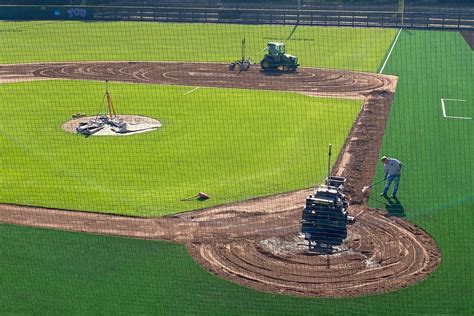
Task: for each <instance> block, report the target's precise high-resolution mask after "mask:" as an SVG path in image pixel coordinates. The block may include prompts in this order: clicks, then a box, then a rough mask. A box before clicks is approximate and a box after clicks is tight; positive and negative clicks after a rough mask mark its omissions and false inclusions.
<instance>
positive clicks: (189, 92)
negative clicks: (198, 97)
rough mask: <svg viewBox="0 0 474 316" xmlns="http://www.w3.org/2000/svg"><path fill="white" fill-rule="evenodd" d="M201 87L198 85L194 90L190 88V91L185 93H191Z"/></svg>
mask: <svg viewBox="0 0 474 316" xmlns="http://www.w3.org/2000/svg"><path fill="white" fill-rule="evenodd" d="M199 88H200V87H196V88H194V89H192V90H189V91H188V92H186V93H185V94H190V93H193V92H194V91H196V90H197V89H199Z"/></svg>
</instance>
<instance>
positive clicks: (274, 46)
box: [267, 42, 285, 58]
mask: <svg viewBox="0 0 474 316" xmlns="http://www.w3.org/2000/svg"><path fill="white" fill-rule="evenodd" d="M267 45H268V46H267V50H268V54H269V55H270V56H272V57H273V58H279V57H280V56H281V55H283V54H285V44H283V43H274V42H270V43H268V44H267Z"/></svg>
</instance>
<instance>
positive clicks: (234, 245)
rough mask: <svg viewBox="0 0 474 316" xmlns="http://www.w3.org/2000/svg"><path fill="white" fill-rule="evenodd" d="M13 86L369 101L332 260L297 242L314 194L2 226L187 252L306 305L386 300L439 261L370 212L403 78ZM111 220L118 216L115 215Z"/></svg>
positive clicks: (142, 77) (313, 75)
mask: <svg viewBox="0 0 474 316" xmlns="http://www.w3.org/2000/svg"><path fill="white" fill-rule="evenodd" d="M2 75H3V78H4V80H3V81H4V82H6V81H8V80H6V79H5V78H7V79H8V78H10V81H11V80H12V78H21V80H36V79H44V78H67V79H78V80H105V79H109V80H112V81H125V82H137V83H160V84H170V85H190V86H203V87H234V88H246V89H263V90H280V91H295V92H299V93H304V94H308V95H314V96H338V97H350V98H362V99H364V100H365V102H364V105H363V107H362V109H361V111H360V113H359V115H358V117H357V121H356V122H355V123H354V125H353V127H352V129H351V132H350V134H349V136H348V138H347V140H346V143H345V145H344V147H343V150H342V151H341V153H340V155H339V157H338V159H337V161H336V163H335V165H334V168H333V174H335V175H339V176H343V177H346V178H347V179H348V181H347V183H346V188H345V192H347V194H348V195H349V196H350V198H351V207H350V209H349V211H350V214H351V215H353V216H355V218H356V221H355V223H354V224H352V225H350V226H349V229H348V231H349V232H348V238H347V240H346V241H345V243H344V245H343V246H342V247H341V248H340V251H338V252H336V253H332V254H321V253H312V252H308V251H306V249H307V248H306V247H305V246H304V245H302V240H301V239H299V238H298V235H299V234H298V233H299V230H300V224H299V221H300V218H301V211H302V208H303V206H304V202H305V198H306V196H307V195H309V194H310V193H312V192H313V191H314V189H313V188H309V189H304V190H299V191H295V192H287V193H282V194H278V195H275V196H270V197H265V198H258V199H253V200H248V201H244V202H241V203H235V204H230V205H223V206H218V207H213V208H209V209H203V210H198V211H192V212H186V213H181V214H177V215H174V216H166V217H162V218H131V217H123V216H115V215H106V214H96V213H88V212H78V211H75V212H73V211H66V210H57V209H45V208H37V207H29V206H16V205H6V204H3V205H0V222H3V223H9V224H16V225H27V226H36V227H46V228H54V229H63V230H71V231H80V232H91V233H99V234H110V235H119V236H129V237H135V238H146V239H162V240H169V241H174V242H180V243H184V244H185V245H186V247H187V249H188V250H189V253H190V254H191V255H192V256H193V257H194V258H195V260H196V261H197V262H199V263H200V264H202V265H203V266H204V267H206V269H208V270H209V271H211V272H212V273H215V274H217V275H220V276H222V277H224V278H226V279H228V280H231V281H233V282H235V283H238V284H241V285H243V286H247V287H251V288H254V289H257V290H261V291H266V292H273V293H287V294H291V295H301V296H321V297H344V296H360V295H366V294H371V293H383V292H388V291H393V290H396V289H399V288H402V287H406V286H408V285H411V284H414V283H417V282H419V281H420V280H422V279H424V278H425V277H426V276H427V275H429V274H430V273H431V272H433V271H434V270H435V268H436V266H437V265H438V263H439V261H440V260H441V259H440V253H439V250H438V248H437V247H436V244H435V242H434V240H433V239H432V238H431V237H430V236H429V235H428V234H427V233H426V232H424V231H423V230H422V229H420V228H419V227H417V226H415V225H414V224H411V223H410V222H408V221H406V220H404V219H401V218H396V217H392V216H390V215H389V214H387V213H383V212H382V211H379V210H376V209H371V208H369V207H368V206H367V199H368V197H367V195H364V194H362V192H361V190H362V188H363V186H365V185H367V184H370V183H371V182H372V179H373V177H374V172H375V167H376V164H377V160H378V154H379V149H380V145H381V141H382V137H383V133H384V129H385V124H386V121H387V118H388V113H389V111H390V106H391V102H392V97H393V94H394V92H395V87H396V80H397V78H396V77H393V76H386V75H379V74H369V73H358V72H350V71H338V70H328V69H312V68H302V69H300V70H298V72H295V73H281V72H273V73H262V72H260V71H259V70H256V69H252V70H251V71H248V72H241V73H239V72H230V71H228V70H227V67H226V65H223V64H211V63H184V64H183V63H125V62H124V63H119V62H111V63H51V64H28V65H7V66H0V82H1V81H2ZM110 211H111V212H113V210H110Z"/></svg>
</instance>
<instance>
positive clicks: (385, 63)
mask: <svg viewBox="0 0 474 316" xmlns="http://www.w3.org/2000/svg"><path fill="white" fill-rule="evenodd" d="M402 30H403V28H400V30H398V33H397V37H395V40H394V41H393V44H392V47H391V48H390V51H389V52H388V55H387V58H385V62H384V63H383V65H382V68H380V71H379V74H381V73H382V72H383V70H384V69H385V66H386V65H387V62H388V59H389V58H390V55H392V51H393V49H394V48H395V44H397V41H398V37H399V36H400V33H402Z"/></svg>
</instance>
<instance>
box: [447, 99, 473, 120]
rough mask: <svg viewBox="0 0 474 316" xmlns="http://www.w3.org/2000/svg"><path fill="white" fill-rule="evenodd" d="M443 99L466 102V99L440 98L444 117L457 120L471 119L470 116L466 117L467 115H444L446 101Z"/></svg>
mask: <svg viewBox="0 0 474 316" xmlns="http://www.w3.org/2000/svg"><path fill="white" fill-rule="evenodd" d="M445 101H455V102H466V100H461V99H446V98H441V110H442V111H443V117H445V118H451V119H458V120H472V117H467V116H450V115H446V103H445Z"/></svg>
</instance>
